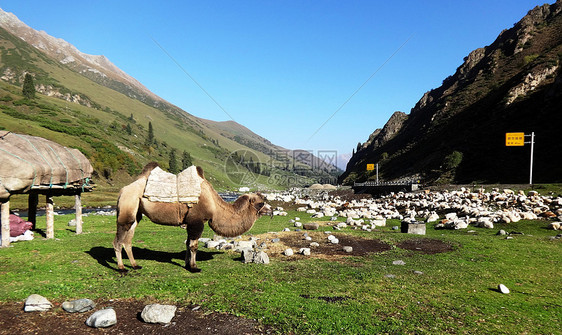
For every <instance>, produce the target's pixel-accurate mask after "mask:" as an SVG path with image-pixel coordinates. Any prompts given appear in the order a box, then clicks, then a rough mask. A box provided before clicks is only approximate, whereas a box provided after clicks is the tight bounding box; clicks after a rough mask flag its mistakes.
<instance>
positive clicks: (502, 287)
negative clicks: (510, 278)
mask: <svg viewBox="0 0 562 335" xmlns="http://www.w3.org/2000/svg"><path fill="white" fill-rule="evenodd" d="M498 290H499V291H500V292H501V293H503V294H508V293H509V289H508V288H507V287H506V286H505V285H504V284H499V285H498Z"/></svg>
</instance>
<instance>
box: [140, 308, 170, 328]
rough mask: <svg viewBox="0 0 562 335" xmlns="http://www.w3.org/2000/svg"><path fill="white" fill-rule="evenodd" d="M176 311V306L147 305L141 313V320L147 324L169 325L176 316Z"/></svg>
mask: <svg viewBox="0 0 562 335" xmlns="http://www.w3.org/2000/svg"><path fill="white" fill-rule="evenodd" d="M176 309H177V307H176V306H174V305H160V304H152V305H146V306H144V309H143V310H142V312H141V318H142V319H143V320H144V322H147V323H162V324H168V323H170V322H171V321H172V318H173V317H174V316H175V315H176Z"/></svg>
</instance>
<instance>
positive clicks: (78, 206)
mask: <svg viewBox="0 0 562 335" xmlns="http://www.w3.org/2000/svg"><path fill="white" fill-rule="evenodd" d="M74 209H75V210H76V234H82V199H80V193H78V194H76V195H75V196H74Z"/></svg>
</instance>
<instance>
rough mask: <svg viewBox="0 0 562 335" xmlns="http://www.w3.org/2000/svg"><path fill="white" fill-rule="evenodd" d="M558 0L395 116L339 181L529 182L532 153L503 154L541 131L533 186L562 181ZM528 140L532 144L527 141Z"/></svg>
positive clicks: (537, 138) (467, 60)
mask: <svg viewBox="0 0 562 335" xmlns="http://www.w3.org/2000/svg"><path fill="white" fill-rule="evenodd" d="M561 12H562V2H561V1H560V0H559V1H557V2H556V3H554V4H552V5H548V4H545V5H543V6H537V7H536V8H534V9H532V10H531V11H529V13H528V14H527V15H526V16H525V17H524V18H522V19H521V21H519V22H518V23H516V24H515V25H514V26H513V27H512V28H510V29H506V30H504V31H502V32H501V33H500V34H499V36H498V37H497V39H496V40H495V41H494V42H493V43H492V44H491V45H489V46H486V47H483V48H479V49H476V50H474V51H472V52H471V53H470V54H469V55H468V56H467V57H466V58H465V59H464V63H463V64H462V65H461V66H459V67H458V68H457V71H456V72H455V73H454V74H453V75H451V76H449V77H447V78H445V79H444V80H443V83H442V85H441V86H440V87H438V88H436V89H432V90H430V91H429V92H426V93H425V94H424V95H423V97H422V98H421V99H420V100H419V101H418V103H417V104H416V105H415V106H414V107H413V108H412V109H411V111H410V113H409V114H408V115H406V114H405V113H401V112H396V113H394V114H393V115H392V117H391V118H390V120H389V121H388V122H387V124H386V125H385V126H384V127H383V128H382V129H377V130H375V131H374V132H373V133H372V134H371V136H370V137H369V139H368V140H367V141H366V142H365V143H363V144H362V145H358V148H357V152H356V153H355V154H354V156H353V157H352V158H351V160H350V162H349V164H348V166H347V169H346V172H345V173H344V174H343V175H342V176H341V179H340V180H341V181H343V182H345V183H352V182H354V181H365V180H371V179H374V178H375V176H374V174H373V172H372V171H366V164H369V163H379V165H380V171H379V173H380V177H381V178H382V179H383V180H396V179H400V178H414V179H421V180H422V181H424V182H428V183H448V182H458V183H471V182H477V183H496V182H502V183H526V182H527V183H528V182H529V165H530V145H525V146H523V147H506V146H505V133H506V132H524V133H525V134H529V135H530V134H531V132H534V133H535V147H534V149H535V152H534V171H533V172H534V173H533V175H534V178H533V181H534V182H537V183H548V182H561V181H562V165H560V162H561V159H560V158H559V157H558V156H559V155H560V152H562V144H561V143H562V142H561V141H560V135H559V133H560V131H559V128H560V125H561V124H562V113H560V111H561V110H562V76H561V68H560V63H561V60H562V14H561ZM528 140H530V138H529V139H528Z"/></svg>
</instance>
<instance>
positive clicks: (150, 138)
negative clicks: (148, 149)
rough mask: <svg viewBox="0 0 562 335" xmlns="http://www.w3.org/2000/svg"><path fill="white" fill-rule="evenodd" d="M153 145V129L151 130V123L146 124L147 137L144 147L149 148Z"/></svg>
mask: <svg viewBox="0 0 562 335" xmlns="http://www.w3.org/2000/svg"><path fill="white" fill-rule="evenodd" d="M153 144H154V129H153V128H152V122H150V121H149V122H148V137H147V138H146V145H148V146H151V145H153Z"/></svg>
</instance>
